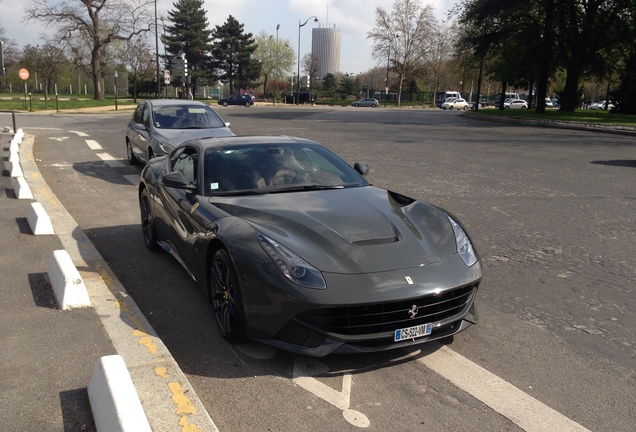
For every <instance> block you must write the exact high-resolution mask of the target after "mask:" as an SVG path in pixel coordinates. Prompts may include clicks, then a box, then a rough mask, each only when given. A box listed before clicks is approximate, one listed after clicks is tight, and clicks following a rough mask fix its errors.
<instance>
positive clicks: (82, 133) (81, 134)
mask: <svg viewBox="0 0 636 432" xmlns="http://www.w3.org/2000/svg"><path fill="white" fill-rule="evenodd" d="M69 132H70V133H74V134H77V135H79V136H81V137H87V136H88V134H87V133H84V132H80V131H69Z"/></svg>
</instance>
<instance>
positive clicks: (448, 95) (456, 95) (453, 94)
mask: <svg viewBox="0 0 636 432" xmlns="http://www.w3.org/2000/svg"><path fill="white" fill-rule="evenodd" d="M461 97H462V95H460V94H459V92H456V91H447V92H446V96H444V100H446V99H448V98H461Z"/></svg>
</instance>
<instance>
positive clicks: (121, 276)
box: [86, 225, 442, 379]
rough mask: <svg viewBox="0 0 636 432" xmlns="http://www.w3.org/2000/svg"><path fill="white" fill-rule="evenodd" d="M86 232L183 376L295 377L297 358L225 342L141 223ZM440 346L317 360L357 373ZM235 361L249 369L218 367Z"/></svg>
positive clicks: (200, 298)
mask: <svg viewBox="0 0 636 432" xmlns="http://www.w3.org/2000/svg"><path fill="white" fill-rule="evenodd" d="M86 233H87V235H88V237H89V238H90V240H91V242H92V243H93V244H94V245H95V247H96V248H97V250H98V251H99V253H100V254H101V255H102V257H103V258H104V259H105V260H106V262H107V263H108V265H109V267H110V268H111V270H112V271H113V273H114V275H115V276H116V277H117V279H118V280H119V282H120V283H121V284H122V285H123V286H124V288H125V290H126V291H127V293H128V294H129V295H130V296H131V297H132V299H133V300H134V301H135V303H136V304H137V306H138V307H139V309H140V310H141V312H142V313H143V314H144V316H145V317H146V319H147V320H148V321H149V323H150V325H151V326H152V328H153V329H154V331H155V332H156V334H157V336H158V337H159V338H160V339H161V340H162V341H163V343H164V344H165V345H166V347H167V348H168V350H169V351H170V353H171V354H172V356H173V357H174V359H175V360H176V361H177V363H178V364H179V366H180V367H181V369H182V370H183V372H184V373H186V374H190V375H197V376H204V377H217V378H224V379H231V378H244V377H245V376H246V371H249V372H248V373H249V375H252V376H253V375H262V376H268V375H269V376H271V375H275V376H279V377H282V378H291V377H292V372H291V369H292V365H293V363H294V355H292V354H290V353H288V352H286V351H283V350H278V349H275V348H273V347H270V346H269V345H266V344H262V343H260V342H255V341H248V342H245V343H239V344H231V343H229V342H227V341H226V340H225V339H224V338H223V337H222V336H221V334H220V332H219V331H218V329H217V324H216V320H215V317H214V311H213V308H212V305H211V304H210V302H209V301H208V295H207V292H206V290H204V289H202V288H201V287H200V286H199V285H198V284H197V283H196V282H195V281H194V280H193V279H192V278H191V277H190V276H189V274H188V273H187V272H186V271H185V269H183V267H181V265H180V264H179V263H178V262H177V260H176V259H174V258H173V257H172V256H170V254H168V253H166V252H164V251H159V252H151V251H149V250H148V249H147V248H146V246H145V244H144V241H143V237H142V234H141V227H140V226H139V225H125V226H117V227H99V228H91V229H89V230H86ZM122 248H125V250H126V253H122V250H123V249H122ZM122 318H124V320H125V321H126V322H127V321H128V320H127V319H126V317H122ZM441 346H442V345H441V344H439V343H438V342H431V343H428V344H423V345H418V346H415V347H412V348H407V350H409V351H411V353H410V354H407V353H406V352H405V350H404V349H395V350H390V351H384V352H378V353H369V354H356V355H330V356H327V357H324V358H321V359H318V360H320V362H322V363H323V364H325V365H327V366H328V370H329V372H328V375H325V376H331V375H338V374H342V373H343V372H345V371H346V373H349V374H357V373H365V372H368V371H370V370H377V369H382V368H385V367H392V366H395V365H396V364H399V363H406V362H411V361H413V359H414V358H416V357H418V356H422V355H427V354H430V353H431V352H434V351H435V350H437V349H439V348H440V347H441ZM419 350H421V351H419ZM211 353H212V355H211ZM264 353H266V354H264ZM237 358H239V359H240V361H239V364H241V365H244V366H245V367H219V365H220V364H236V363H237Z"/></svg>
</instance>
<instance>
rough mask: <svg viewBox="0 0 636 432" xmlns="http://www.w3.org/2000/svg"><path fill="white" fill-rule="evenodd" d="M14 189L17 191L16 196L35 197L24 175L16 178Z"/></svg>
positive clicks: (22, 197) (23, 197)
mask: <svg viewBox="0 0 636 432" xmlns="http://www.w3.org/2000/svg"><path fill="white" fill-rule="evenodd" d="M13 191H14V192H15V196H16V198H18V199H33V193H32V192H31V188H30V187H29V184H28V183H27V182H26V180H25V179H24V177H22V176H19V177H16V178H15V180H14V183H13Z"/></svg>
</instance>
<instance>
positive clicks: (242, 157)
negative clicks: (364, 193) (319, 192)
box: [203, 144, 369, 196]
mask: <svg viewBox="0 0 636 432" xmlns="http://www.w3.org/2000/svg"><path fill="white" fill-rule="evenodd" d="M203 169H204V181H205V185H206V187H205V194H206V195H207V196H218V195H246V194H255V193H256V194H258V193H262V194H267V193H277V192H303V191H309V190H316V189H341V188H346V187H357V186H368V185H369V183H367V181H366V180H364V178H362V176H361V175H360V174H358V172H357V171H355V170H354V169H353V168H351V166H349V165H348V164H347V163H346V162H345V161H343V160H342V159H340V158H339V157H338V156H336V155H335V154H334V153H333V152H331V151H330V150H328V149H326V148H325V147H323V146H321V145H316V144H303V145H297V144H291V145H290V144H250V145H240V146H232V147H223V148H213V149H208V150H207V151H206V152H205V157H204V165H203Z"/></svg>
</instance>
